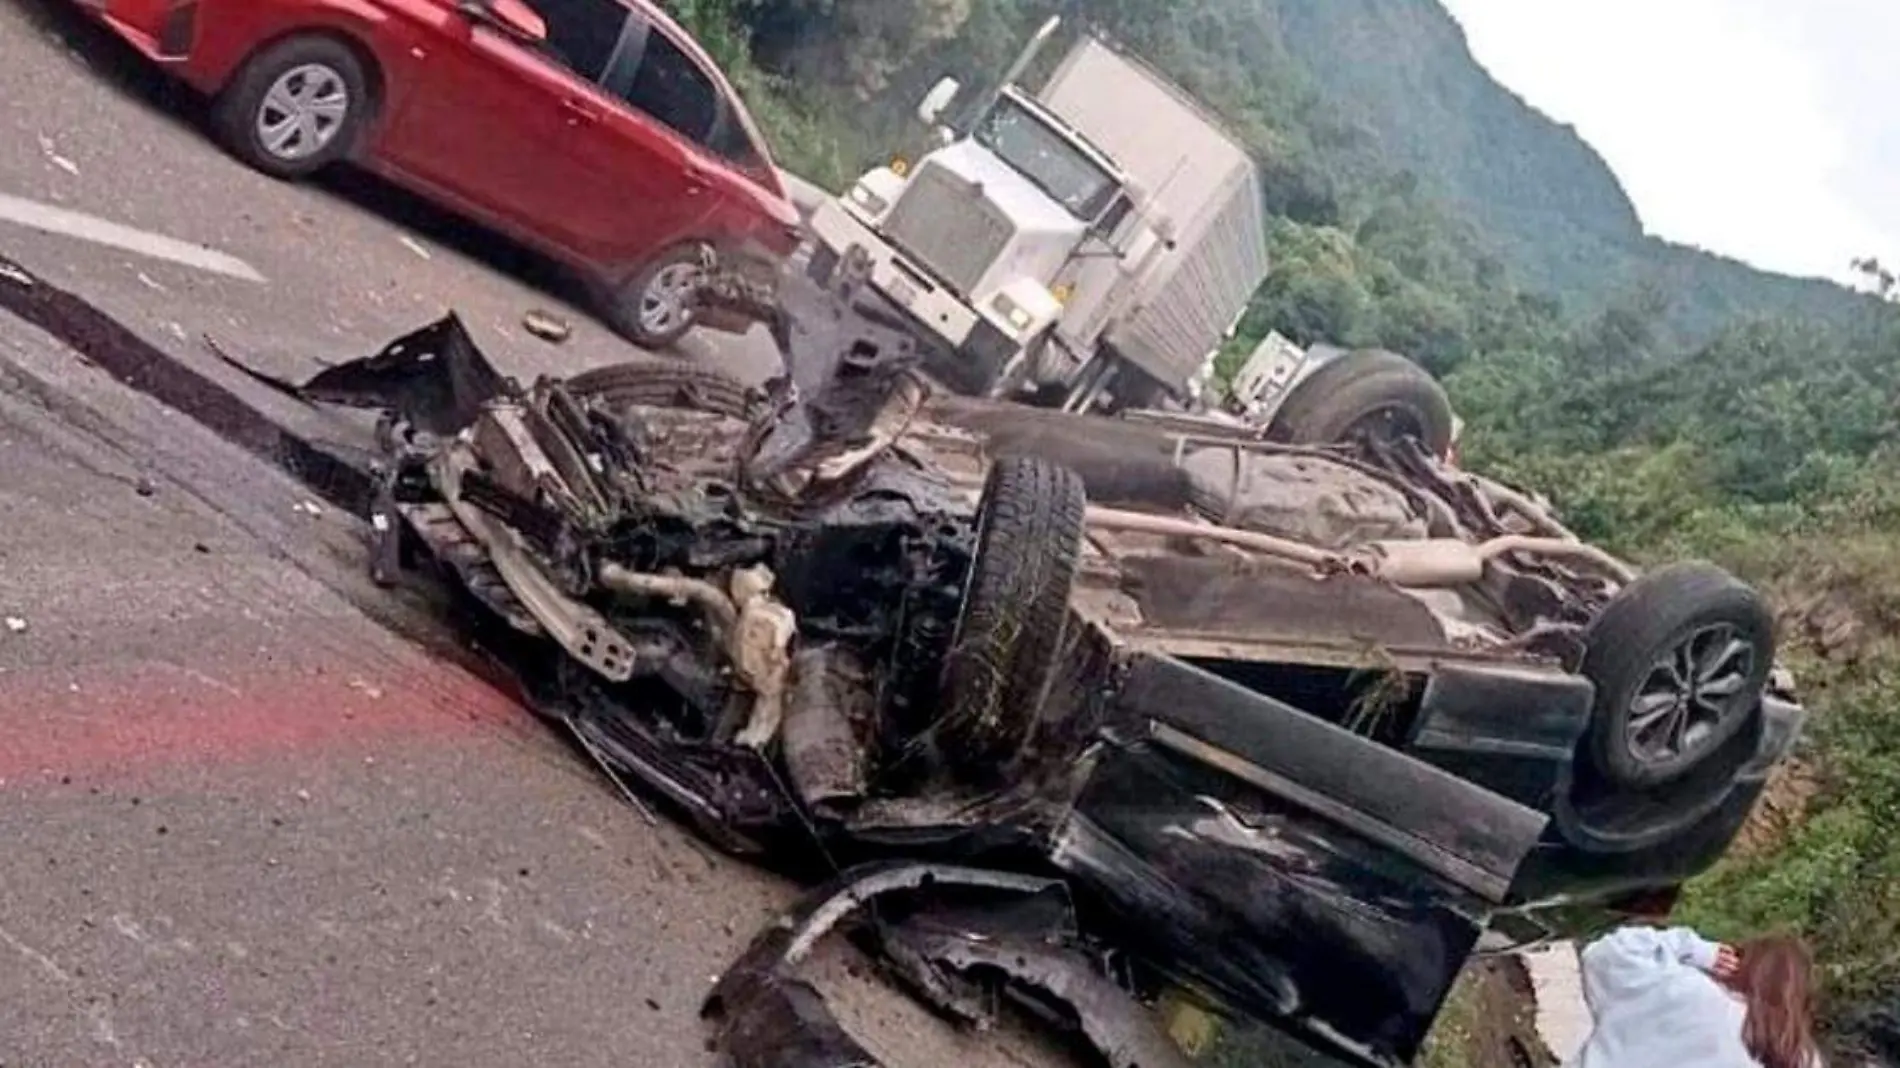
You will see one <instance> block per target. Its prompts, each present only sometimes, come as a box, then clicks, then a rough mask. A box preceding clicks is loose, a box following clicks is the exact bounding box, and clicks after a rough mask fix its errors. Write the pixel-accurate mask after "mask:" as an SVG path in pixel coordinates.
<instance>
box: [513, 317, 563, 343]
mask: <svg viewBox="0 0 1900 1068" xmlns="http://www.w3.org/2000/svg"><path fill="white" fill-rule="evenodd" d="M521 327H522V329H524V330H526V331H527V332H528V333H530V334H533V335H534V336H535V337H538V338H540V339H541V340H543V341H547V342H551V343H553V344H556V345H558V344H560V343H561V342H563V341H566V340H567V339H568V337H569V336H570V335H571V334H572V333H573V327H571V326H569V325H568V323H567V320H566V319H563V318H561V317H560V316H558V315H555V314H554V313H553V312H550V311H543V310H542V309H540V308H535V309H533V310H531V311H529V312H528V313H527V314H526V315H523V316H522V317H521Z"/></svg>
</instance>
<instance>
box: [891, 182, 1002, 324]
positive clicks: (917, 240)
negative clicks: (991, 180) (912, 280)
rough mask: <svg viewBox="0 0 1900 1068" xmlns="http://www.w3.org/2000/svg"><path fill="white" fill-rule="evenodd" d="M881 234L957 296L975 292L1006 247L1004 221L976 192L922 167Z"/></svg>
mask: <svg viewBox="0 0 1900 1068" xmlns="http://www.w3.org/2000/svg"><path fill="white" fill-rule="evenodd" d="M885 230H886V232H887V233H888V235H889V236H890V239H891V240H892V241H893V242H895V243H896V244H897V246H898V247H899V248H901V249H903V250H904V251H905V252H907V253H909V254H910V255H911V256H913V257H915V258H916V259H917V260H918V261H919V262H920V263H921V264H922V265H923V266H924V268H925V269H926V270H928V271H930V272H931V273H933V274H935V275H937V276H938V277H939V278H942V279H943V280H944V281H946V282H949V283H950V284H951V285H953V286H955V287H956V288H957V289H959V290H961V291H962V292H963V293H965V294H968V293H970V292H971V291H972V290H974V289H975V288H976V283H977V280H978V279H980V278H982V277H983V272H985V271H987V270H989V269H990V265H991V264H993V263H995V262H996V257H997V256H999V255H1001V254H1002V251H1003V248H1004V246H1006V245H1008V244H1009V238H1010V225H1009V220H1007V219H1005V218H1003V216H1002V214H1001V213H1000V212H998V211H997V210H996V208H995V206H994V205H992V204H991V203H990V202H989V201H988V200H987V199H986V198H984V196H983V194H982V193H981V191H979V190H978V188H977V187H976V186H975V185H973V184H971V183H969V182H966V181H964V180H963V179H961V178H959V177H957V176H956V175H954V174H951V173H950V172H949V171H947V170H945V169H943V168H942V167H935V166H930V165H925V166H924V167H922V168H920V169H919V170H918V172H917V175H916V177H914V178H912V179H911V182H910V186H909V188H907V189H905V190H904V195H903V196H901V197H898V198H897V206H896V207H894V208H892V209H891V214H890V219H889V221H888V222H886V224H885Z"/></svg>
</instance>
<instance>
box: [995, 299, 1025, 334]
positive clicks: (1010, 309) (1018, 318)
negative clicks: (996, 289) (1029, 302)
mask: <svg viewBox="0 0 1900 1068" xmlns="http://www.w3.org/2000/svg"><path fill="white" fill-rule="evenodd" d="M990 307H991V308H992V309H994V310H995V312H996V314H997V315H1000V316H1002V318H1003V321H1004V322H1006V323H1008V324H1009V325H1010V326H1011V327H1012V328H1014V329H1015V331H1016V332H1017V333H1019V334H1020V333H1022V332H1023V331H1025V330H1027V329H1029V324H1030V323H1032V322H1035V316H1033V315H1030V314H1029V312H1028V310H1027V309H1025V308H1023V306H1022V305H1020V304H1017V303H1016V302H1015V301H1013V300H1011V299H1009V296H1008V294H1005V293H998V294H996V299H995V300H992V301H990Z"/></svg>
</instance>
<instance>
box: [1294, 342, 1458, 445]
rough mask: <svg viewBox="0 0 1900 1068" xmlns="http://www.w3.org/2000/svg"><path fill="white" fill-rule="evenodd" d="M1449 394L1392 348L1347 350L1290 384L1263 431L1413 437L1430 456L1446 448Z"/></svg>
mask: <svg viewBox="0 0 1900 1068" xmlns="http://www.w3.org/2000/svg"><path fill="white" fill-rule="evenodd" d="M1452 424H1453V419H1452V411H1451V400H1450V398H1448V397H1446V396H1445V391H1444V389H1443V388H1442V387H1440V386H1439V384H1438V383H1437V381H1435V380H1434V379H1433V378H1432V376H1431V375H1430V374H1428V373H1426V371H1425V369H1424V368H1423V367H1420V366H1419V365H1418V364H1415V363H1413V362H1412V361H1410V360H1408V359H1406V358H1405V357H1403V356H1400V355H1399V354H1398V353H1396V352H1386V351H1384V350H1381V349H1360V350H1358V351H1355V352H1349V353H1347V354H1345V355H1344V356H1341V357H1339V358H1337V359H1335V360H1333V361H1332V362H1331V363H1328V364H1326V365H1325V366H1323V367H1321V368H1320V369H1319V370H1317V371H1314V372H1313V373H1312V375H1311V376H1310V377H1308V378H1307V379H1306V380H1305V381H1303V382H1301V383H1299V384H1298V385H1296V386H1295V387H1293V394H1292V396H1289V397H1288V398H1287V399H1286V401H1285V402H1284V403H1283V404H1281V406H1280V410H1279V411H1277V412H1275V413H1274V416H1273V423H1272V425H1271V426H1270V427H1269V429H1268V437H1269V438H1271V439H1272V440H1274V441H1280V442H1285V443H1287V444H1291V445H1335V444H1340V443H1342V442H1345V441H1347V440H1349V439H1351V438H1352V437H1353V436H1355V435H1356V434H1358V433H1360V432H1362V431H1371V432H1373V433H1374V434H1375V435H1381V434H1387V435H1389V434H1399V435H1404V436H1409V437H1413V438H1416V439H1417V440H1418V442H1419V444H1420V445H1423V446H1424V447H1425V449H1426V450H1427V451H1429V452H1430V453H1431V454H1432V455H1433V456H1444V455H1446V454H1447V453H1449V452H1450V451H1451V438H1452Z"/></svg>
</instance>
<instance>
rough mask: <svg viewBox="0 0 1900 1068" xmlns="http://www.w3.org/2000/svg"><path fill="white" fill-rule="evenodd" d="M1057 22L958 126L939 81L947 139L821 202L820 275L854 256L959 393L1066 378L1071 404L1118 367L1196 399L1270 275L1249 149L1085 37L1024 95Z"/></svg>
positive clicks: (937, 97)
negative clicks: (1203, 373) (948, 123)
mask: <svg viewBox="0 0 1900 1068" xmlns="http://www.w3.org/2000/svg"><path fill="white" fill-rule="evenodd" d="M1053 26H1054V22H1053V20H1052V22H1051V23H1050V24H1049V25H1046V26H1045V27H1044V30H1043V32H1042V33H1040V34H1038V36H1037V40H1036V41H1035V42H1032V43H1031V45H1030V47H1029V49H1028V50H1026V51H1025V53H1024V55H1023V57H1019V59H1018V60H1017V63H1016V64H1015V66H1014V67H1013V68H1012V69H1011V70H1010V71H1009V72H1008V74H1007V75H1005V77H1004V78H1003V79H1002V81H1001V83H1000V87H999V88H997V89H995V90H994V91H992V92H991V93H989V94H987V95H986V96H985V97H984V98H983V99H982V100H981V101H980V102H979V104H978V105H977V106H975V107H973V108H971V109H970V110H969V112H968V113H969V114H970V115H971V116H973V117H972V118H971V119H969V121H967V122H964V123H962V124H960V128H959V129H956V130H952V129H950V128H948V127H945V126H941V125H938V117H939V115H940V114H941V113H942V112H943V111H944V110H945V109H946V108H947V107H948V106H949V103H950V100H951V99H952V98H953V97H954V96H955V93H956V91H957V88H958V87H957V85H956V83H955V82H954V81H953V80H951V79H944V80H943V81H942V82H939V83H938V86H937V87H936V88H935V89H933V90H931V92H930V93H929V94H928V95H927V96H926V97H925V99H924V102H923V103H922V104H921V105H920V106H919V108H918V113H917V114H918V118H919V119H920V120H922V121H923V122H924V123H925V124H926V125H927V126H930V127H932V128H934V130H935V131H936V135H937V136H936V144H935V146H934V147H933V148H932V149H931V150H930V151H928V152H926V153H924V154H923V155H922V157H921V158H919V159H918V160H917V162H916V164H915V166H910V165H906V164H903V163H901V162H899V163H894V164H893V165H891V166H887V167H879V168H876V169H874V170H871V171H870V172H868V173H866V174H865V175H863V176H862V177H860V178H859V179H858V180H857V181H856V182H855V183H854V184H853V185H852V187H851V188H850V189H849V190H847V191H846V192H845V194H844V195H843V196H840V197H838V198H835V199H833V200H830V201H827V202H825V203H823V204H821V205H820V207H819V208H818V210H817V212H816V213H815V214H814V216H813V218H812V222H811V229H812V231H813V234H814V236H815V238H816V244H817V248H816V250H815V252H814V255H813V257H812V273H813V276H814V277H815V278H816V279H818V280H819V281H820V282H823V281H825V280H826V279H827V278H828V277H829V275H830V272H831V271H832V270H833V269H834V268H835V265H836V264H837V262H838V261H839V258H840V257H841V256H842V255H843V254H844V253H845V251H846V250H848V249H850V248H852V247H853V246H856V247H858V248H861V249H863V250H864V252H865V253H866V254H867V257H868V259H869V261H870V285H871V288H872V289H873V290H874V291H875V292H876V294H878V296H879V298H881V299H883V300H887V301H888V302H889V303H891V304H893V305H895V306H896V307H897V309H899V310H900V311H901V312H902V314H903V317H904V318H905V319H907V320H908V321H909V323H910V324H911V326H912V327H913V333H915V334H916V336H917V338H918V340H919V341H920V342H921V347H922V348H923V350H924V351H925V352H926V353H927V354H928V356H929V363H930V366H931V369H932V370H933V371H934V372H935V373H936V374H937V376H938V377H939V378H941V379H943V380H944V381H945V383H946V384H948V385H949V386H951V387H952V388H953V389H956V390H958V391H959V392H963V393H971V394H977V395H984V396H992V397H1000V396H1007V395H1011V394H1015V393H1018V392H1026V391H1029V390H1031V389H1042V387H1048V386H1056V385H1059V386H1062V387H1064V388H1063V389H1062V390H1059V391H1055V392H1056V394H1058V395H1064V396H1066V397H1067V398H1068V400H1067V401H1065V404H1068V403H1079V402H1077V401H1076V398H1083V399H1085V400H1087V399H1090V398H1094V397H1098V396H1101V395H1103V391H1104V389H1105V388H1107V387H1108V385H1109V383H1110V382H1111V381H1112V380H1115V379H1117V378H1119V380H1120V382H1119V384H1118V387H1125V388H1127V389H1129V390H1132V391H1134V392H1135V393H1138V394H1140V395H1142V396H1153V395H1155V394H1156V393H1157V392H1159V393H1163V394H1175V395H1176V396H1177V397H1178V398H1181V399H1186V394H1187V393H1188V392H1190V384H1191V379H1192V376H1193V374H1194V373H1195V372H1196V371H1197V370H1198V369H1199V368H1200V367H1202V366H1203V365H1204V364H1205V363H1206V362H1207V361H1208V360H1209V359H1210V358H1211V357H1212V355H1213V354H1214V353H1215V352H1216V351H1217V350H1218V349H1219V347H1220V345H1221V343H1222V341H1223V340H1224V339H1225V337H1226V335H1227V333H1228V332H1230V331H1231V329H1232V326H1233V324H1234V323H1235V322H1237V321H1238V319H1239V316H1240V313H1241V312H1242V311H1243V310H1244V309H1245V307H1246V303H1247V300H1248V299H1249V298H1250V297H1251V296H1252V294H1253V290H1254V288H1255V287H1256V286H1257V285H1258V284H1259V282H1260V280H1261V279H1262V278H1264V277H1265V275H1266V270H1267V256H1266V234H1265V223H1264V214H1263V209H1262V207H1261V204H1260V196H1259V187H1258V180H1257V174H1256V171H1255V168H1254V165H1253V162H1252V159H1251V158H1250V157H1249V156H1248V154H1247V152H1246V149H1245V146H1244V145H1242V144H1241V143H1240V142H1239V141H1238V140H1237V139H1235V138H1233V137H1232V136H1231V135H1230V134H1228V133H1227V132H1226V131H1225V130H1223V129H1221V128H1220V126H1219V124H1218V123H1217V122H1216V121H1215V120H1214V118H1213V117H1212V116H1211V115H1210V114H1209V113H1207V112H1206V111H1205V109H1204V108H1202V107H1201V105H1199V103H1198V102H1196V101H1194V100H1193V99H1192V98H1191V97H1189V96H1187V94H1186V93H1185V92H1183V91H1181V90H1180V89H1179V88H1178V87H1176V86H1173V85H1172V84H1170V83H1168V82H1167V81H1166V80H1165V79H1164V78H1163V77H1162V76H1161V75H1160V74H1159V73H1158V72H1156V71H1154V70H1153V69H1152V68H1150V67H1148V66H1147V65H1145V64H1143V63H1141V62H1140V61H1138V60H1136V59H1134V58H1133V57H1131V56H1128V55H1127V54H1125V53H1123V52H1121V51H1119V50H1118V49H1115V48H1114V47H1112V46H1111V45H1109V44H1108V43H1107V42H1106V41H1105V40H1103V39H1101V38H1099V37H1096V36H1093V35H1084V36H1083V37H1082V38H1081V39H1080V40H1079V41H1078V42H1077V44H1076V45H1075V46H1074V47H1073V48H1072V49H1071V50H1070V52H1069V53H1068V55H1067V57H1066V58H1065V59H1064V60H1063V62H1062V63H1060V64H1058V65H1057V67H1056V69H1055V72H1054V73H1053V74H1052V75H1051V76H1050V78H1049V79H1048V81H1047V82H1046V83H1044V84H1043V85H1042V86H1041V88H1040V90H1039V91H1038V92H1035V93H1031V92H1029V91H1027V90H1025V89H1024V88H1023V87H1022V86H1020V85H1019V84H1017V78H1018V77H1019V76H1020V75H1021V73H1022V71H1023V70H1024V69H1025V68H1026V67H1027V65H1028V63H1027V57H1029V56H1030V55H1032V54H1033V52H1034V50H1035V48H1036V46H1037V45H1038V44H1039V43H1040V42H1041V40H1042V39H1043V38H1045V37H1046V36H1047V35H1048V33H1049V32H1050V31H1051V30H1052V29H1053ZM1042 391H1043V393H1044V395H1045V396H1047V395H1050V391H1048V390H1046V389H1043V390H1042ZM1090 403H1092V400H1091V401H1090Z"/></svg>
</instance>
